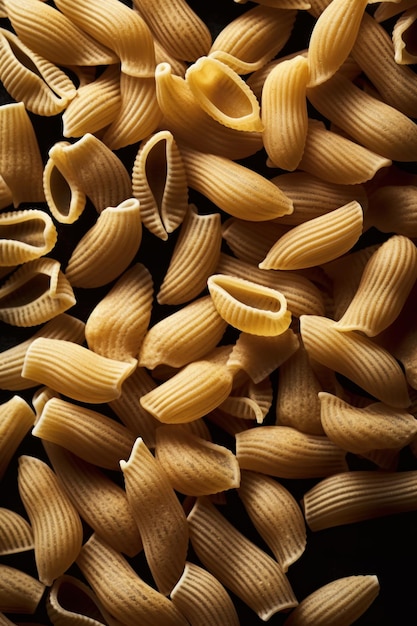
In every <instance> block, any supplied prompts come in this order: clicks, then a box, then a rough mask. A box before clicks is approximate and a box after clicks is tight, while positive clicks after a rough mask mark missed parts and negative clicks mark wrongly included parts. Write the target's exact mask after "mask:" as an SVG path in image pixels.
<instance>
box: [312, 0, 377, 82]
mask: <svg viewBox="0 0 417 626" xmlns="http://www.w3.org/2000/svg"><path fill="white" fill-rule="evenodd" d="M366 5H367V0H357V1H356V2H348V1H347V0H336V1H335V0H333V1H332V2H331V3H330V4H329V5H328V6H327V7H326V8H325V9H324V11H323V12H322V13H321V15H320V16H319V18H318V19H317V21H316V23H315V25H314V28H313V31H312V33H311V36H310V42H309V46H308V66H309V72H310V79H309V83H308V84H309V87H313V86H315V85H319V84H321V83H323V82H325V81H326V80H328V79H329V78H330V77H331V76H333V74H334V73H335V72H336V71H337V70H338V69H339V67H340V66H341V65H342V63H343V61H344V60H345V59H346V58H347V57H348V55H349V53H350V51H351V50H352V47H353V45H354V43H355V39H356V37H357V34H358V30H359V27H360V24H361V20H362V16H363V13H364V11H365V7H366Z"/></svg>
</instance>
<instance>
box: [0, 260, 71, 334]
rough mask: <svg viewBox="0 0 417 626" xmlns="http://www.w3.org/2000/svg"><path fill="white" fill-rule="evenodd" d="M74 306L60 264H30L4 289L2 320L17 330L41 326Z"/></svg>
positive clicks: (0, 300) (0, 299)
mask: <svg viewBox="0 0 417 626" xmlns="http://www.w3.org/2000/svg"><path fill="white" fill-rule="evenodd" d="M74 304H75V297H74V293H73V291H72V288H71V285H70V283H69V282H68V280H67V279H66V278H65V276H64V274H63V273H62V272H61V266H60V264H59V263H58V261H55V260H54V259H50V258H48V257H42V258H40V259H34V260H33V261H28V262H27V263H25V264H24V265H22V266H20V267H19V269H17V270H16V271H15V272H14V273H13V274H12V275H11V276H10V277H9V278H8V279H7V280H6V282H5V283H3V285H2V287H0V319H1V320H3V321H4V322H7V323H8V324H12V325H13V326H37V325H38V324H42V323H43V322H47V321H49V320H50V319H52V318H53V317H56V316H57V315H59V314H60V313H63V312H64V311H66V310H67V309H69V308H70V307H72V306H73V305H74Z"/></svg>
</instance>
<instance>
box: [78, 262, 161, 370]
mask: <svg viewBox="0 0 417 626" xmlns="http://www.w3.org/2000/svg"><path fill="white" fill-rule="evenodd" d="M152 298H153V282H152V277H151V275H150V273H149V271H148V270H147V269H146V267H145V266H144V265H142V264H141V263H136V264H135V265H133V266H132V267H131V268H130V269H128V270H127V271H126V272H125V273H124V274H122V276H121V277H120V278H119V280H118V281H117V282H116V284H115V285H114V286H113V287H112V288H111V289H110V291H109V292H108V293H107V294H106V295H105V296H104V298H103V299H102V300H100V302H99V303H98V304H97V305H96V306H95V307H94V309H93V310H92V311H91V313H90V315H89V316H88V318H87V322H86V326H85V338H86V340H87V345H88V347H89V348H90V350H93V351H94V352H97V353H98V354H102V355H103V356H106V357H109V358H111V359H116V360H119V361H129V360H130V359H134V358H136V357H137V355H138V352H139V349H140V346H141V343H142V341H143V338H144V336H145V333H146V331H147V329H148V325H149V320H150V317H151V311H152ZM121 308H122V309H123V316H121V315H120V309H121Z"/></svg>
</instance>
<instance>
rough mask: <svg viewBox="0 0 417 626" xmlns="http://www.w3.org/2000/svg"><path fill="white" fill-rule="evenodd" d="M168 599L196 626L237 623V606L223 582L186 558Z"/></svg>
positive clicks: (220, 625) (226, 625)
mask: <svg viewBox="0 0 417 626" xmlns="http://www.w3.org/2000/svg"><path fill="white" fill-rule="evenodd" d="M171 599H172V601H173V603H174V605H175V606H176V607H177V608H178V609H179V610H180V611H181V613H182V614H183V615H184V616H185V617H186V618H187V619H188V621H189V623H190V624H194V625H195V626H197V625H198V624H201V626H202V625H203V624H204V623H205V624H211V626H239V618H238V615H237V613H236V609H235V607H234V604H233V602H232V600H231V598H230V596H229V594H228V593H227V591H226V589H225V588H224V587H223V585H222V584H221V583H220V582H219V581H218V580H217V578H216V577H215V576H213V575H212V574H210V572H207V571H206V570H205V569H203V568H202V567H199V566H198V565H195V564H194V563H191V562H189V561H187V562H186V564H185V568H184V572H183V574H182V576H181V578H180V579H179V581H178V582H177V584H176V585H175V587H174V589H173V590H172V591H171Z"/></svg>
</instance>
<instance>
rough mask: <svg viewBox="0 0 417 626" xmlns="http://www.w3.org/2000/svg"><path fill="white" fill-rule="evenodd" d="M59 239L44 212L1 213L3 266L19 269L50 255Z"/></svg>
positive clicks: (31, 210) (0, 240) (0, 233)
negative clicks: (21, 264)
mask: <svg viewBox="0 0 417 626" xmlns="http://www.w3.org/2000/svg"><path fill="white" fill-rule="evenodd" d="M57 236H58V235H57V231H56V228H55V226H54V223H53V221H52V219H51V217H50V216H49V215H48V213H46V212H45V211H41V210H40V209H29V210H26V211H25V210H22V211H12V212H10V213H0V265H19V264H20V263H26V262H27V261H32V260H33V259H37V258H39V257H41V256H43V255H45V254H48V252H50V251H51V250H52V248H53V247H54V245H55V243H56V240H57Z"/></svg>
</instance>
